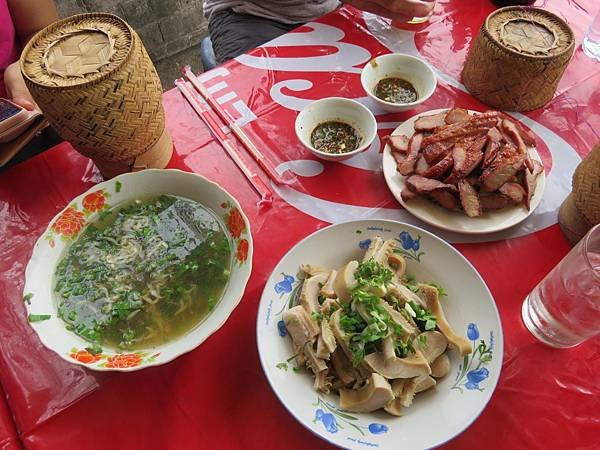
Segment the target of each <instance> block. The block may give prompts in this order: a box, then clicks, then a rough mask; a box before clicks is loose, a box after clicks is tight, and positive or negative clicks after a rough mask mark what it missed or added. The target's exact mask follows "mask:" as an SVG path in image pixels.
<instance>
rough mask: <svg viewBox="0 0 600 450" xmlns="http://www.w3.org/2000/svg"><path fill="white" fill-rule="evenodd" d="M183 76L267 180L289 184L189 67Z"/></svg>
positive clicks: (184, 70)
mask: <svg viewBox="0 0 600 450" xmlns="http://www.w3.org/2000/svg"><path fill="white" fill-rule="evenodd" d="M183 74H184V76H185V77H186V78H187V79H188V81H189V82H190V83H191V84H192V86H194V88H195V89H196V90H197V91H198V93H199V94H200V95H201V96H202V98H203V99H204V100H205V101H206V103H208V105H209V106H210V107H211V108H212V110H213V111H214V112H215V113H216V114H217V115H218V116H219V117H220V118H221V120H222V121H223V122H224V123H225V124H226V125H227V126H228V127H229V128H230V129H231V131H232V132H233V134H234V135H235V136H236V137H237V138H238V139H239V140H240V142H241V143H242V144H243V145H244V147H246V150H248V152H249V153H250V155H252V157H253V158H254V159H255V160H256V162H257V163H258V164H259V165H260V167H262V169H263V170H264V171H265V173H266V174H267V175H268V176H269V178H270V179H271V180H272V181H273V182H274V183H276V184H280V185H281V184H290V183H291V182H290V181H285V180H283V179H282V178H281V176H280V175H279V174H278V173H277V172H276V171H275V169H274V168H273V167H271V165H270V164H269V162H268V161H267V160H266V158H265V157H264V155H263V154H262V153H261V152H260V151H259V150H258V148H256V146H255V145H254V143H253V142H252V141H251V140H250V138H249V137H248V136H247V135H246V133H245V132H244V130H242V128H241V127H240V126H239V125H238V124H237V123H236V122H235V120H234V119H233V118H232V117H231V116H230V115H229V114H228V113H227V111H225V110H224V109H223V108H222V107H221V105H219V103H218V102H217V101H216V100H215V99H214V98H213V96H212V95H211V94H210V92H208V89H206V88H205V87H204V86H203V85H202V83H200V80H198V78H197V77H196V75H194V72H192V69H191V68H190V66H185V67H184V68H183Z"/></svg>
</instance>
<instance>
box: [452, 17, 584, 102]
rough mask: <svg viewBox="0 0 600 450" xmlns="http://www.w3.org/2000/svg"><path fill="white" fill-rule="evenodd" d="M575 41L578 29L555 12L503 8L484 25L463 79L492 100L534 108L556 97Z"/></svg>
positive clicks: (477, 93) (476, 92)
mask: <svg viewBox="0 0 600 450" xmlns="http://www.w3.org/2000/svg"><path fill="white" fill-rule="evenodd" d="M574 47H575V41H574V36H573V32H572V30H571V29H570V28H569V26H568V25H567V24H566V23H565V22H564V21H563V20H562V19H560V18H559V17H557V16H555V15H554V14H552V13H550V12H547V11H544V10H542V9H538V8H524V7H507V8H501V9H498V10H496V11H495V12H493V13H491V14H490V15H489V16H488V17H487V19H486V21H485V23H484V24H483V26H482V27H481V30H480V32H479V34H478V36H477V38H476V39H475V42H474V44H473V48H472V49H471V52H470V53H469V56H468V57H467V60H466V62H465V67H464V69H463V82H464V85H465V86H466V87H467V89H468V90H469V91H470V93H471V94H472V95H473V96H474V97H476V98H477V99H478V100H480V101H481V102H483V103H485V104H487V105H490V106H492V107H494V108H497V109H504V110H510V111H530V110H532V109H536V108H539V107H541V106H543V105H545V104H546V103H547V102H548V101H550V100H551V99H552V97H553V95H554V93H555V92H556V87H557V86H558V83H559V81H560V79H561V77H562V75H563V73H564V71H565V69H566V67H567V65H568V64H569V61H570V59H571V56H572V54H573V50H574Z"/></svg>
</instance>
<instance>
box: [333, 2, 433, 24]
mask: <svg viewBox="0 0 600 450" xmlns="http://www.w3.org/2000/svg"><path fill="white" fill-rule="evenodd" d="M342 1H343V2H344V3H348V4H349V5H352V6H354V7H356V8H358V9H362V10H363V11H368V12H371V13H374V14H377V15H379V16H383V17H388V18H390V19H394V20H401V21H408V20H410V19H412V18H413V17H425V16H427V15H428V14H429V12H430V11H431V10H432V9H433V6H434V4H435V1H434V0H342Z"/></svg>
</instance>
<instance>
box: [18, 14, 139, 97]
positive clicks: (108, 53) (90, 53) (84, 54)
mask: <svg viewBox="0 0 600 450" xmlns="http://www.w3.org/2000/svg"><path fill="white" fill-rule="evenodd" d="M132 42H133V33H132V30H131V28H130V27H129V25H127V23H125V22H124V21H123V20H121V19H120V18H119V17H117V16H115V15H112V14H105V13H92V14H79V15H76V16H72V17H68V18H66V19H63V20H60V21H58V22H55V23H53V24H52V25H50V26H48V27H46V28H44V29H43V30H42V31H40V32H39V33H38V34H36V35H35V36H34V38H33V39H32V40H31V41H30V42H29V43H28V44H27V46H26V47H25V49H24V50H23V53H22V55H21V71H22V72H23V75H24V76H25V77H27V79H28V80H29V81H31V82H32V83H35V84H37V85H41V86H49V87H51V86H55V87H69V86H81V85H82V84H87V83H92V82H95V81H99V80H100V79H102V78H104V77H106V76H107V75H108V74H110V73H111V72H113V71H114V70H116V69H118V68H119V67H120V66H121V64H123V62H124V61H125V60H126V59H127V57H128V55H129V54H130V50H131V47H132Z"/></svg>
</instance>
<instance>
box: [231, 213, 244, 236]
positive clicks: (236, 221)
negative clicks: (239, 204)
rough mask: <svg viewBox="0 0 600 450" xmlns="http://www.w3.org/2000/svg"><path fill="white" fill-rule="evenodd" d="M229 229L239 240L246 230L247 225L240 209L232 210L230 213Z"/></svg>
mask: <svg viewBox="0 0 600 450" xmlns="http://www.w3.org/2000/svg"><path fill="white" fill-rule="evenodd" d="M227 228H228V229H229V231H230V232H231V234H232V236H233V237H234V238H236V239H237V238H239V237H240V235H241V234H242V233H243V232H244V230H245V229H246V223H245V222H244V218H243V217H242V215H241V214H240V211H239V209H237V208H232V209H231V211H229V217H227Z"/></svg>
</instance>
